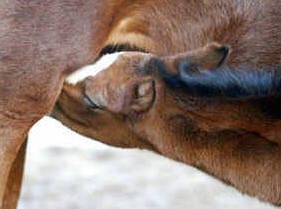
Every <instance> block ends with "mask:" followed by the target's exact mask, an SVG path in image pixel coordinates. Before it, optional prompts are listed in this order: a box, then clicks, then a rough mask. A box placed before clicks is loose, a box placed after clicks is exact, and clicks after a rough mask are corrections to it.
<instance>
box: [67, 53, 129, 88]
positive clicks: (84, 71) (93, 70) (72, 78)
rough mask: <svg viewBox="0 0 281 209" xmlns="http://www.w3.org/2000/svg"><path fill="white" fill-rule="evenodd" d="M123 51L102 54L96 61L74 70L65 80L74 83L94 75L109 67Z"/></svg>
mask: <svg viewBox="0 0 281 209" xmlns="http://www.w3.org/2000/svg"><path fill="white" fill-rule="evenodd" d="M123 53H124V52H116V53H113V54H106V55H104V56H102V57H101V58H100V59H99V60H98V61H97V62H96V63H94V64H92V65H87V66H85V67H82V68H80V69H78V70H76V71H75V72H74V73H72V74H71V75H69V76H68V77H67V78H66V80H65V81H66V82H67V83H69V84H72V85H76V84H77V83H78V82H81V81H83V80H85V78H87V77H89V76H95V75H96V74H98V73H99V72H101V71H103V70H105V69H107V68H108V67H110V66H111V65H112V64H113V63H114V62H115V61H116V60H118V58H119V56H120V55H122V54H123Z"/></svg>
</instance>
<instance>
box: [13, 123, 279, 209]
mask: <svg viewBox="0 0 281 209" xmlns="http://www.w3.org/2000/svg"><path fill="white" fill-rule="evenodd" d="M18 208H19V209H132V208H134V209H274V208H275V209H276V208H277V207H273V206H271V205H269V204H266V203H263V202H260V201H258V200H257V199H255V198H250V197H248V196H246V195H242V194H241V193H239V192H238V191H236V190H235V189H233V188H232V187H229V186H226V185H224V184H223V183H221V182H219V181H217V180H215V179H214V178H212V177H209V176H207V175H205V174H203V173H201V172H200V171H198V170H196V169H194V168H191V167H189V166H186V165H183V164H180V163H176V162H174V161H171V160H169V159H166V158H164V157H161V156H158V155H156V154H153V153H151V152H147V151H141V150H124V149H116V148H112V147H109V146H106V145H103V144H101V143H98V142H95V141H93V140H90V139H87V138H84V137H82V136H80V135H78V134H76V133H74V132H71V131H70V130H68V129H66V128H65V127H63V126H62V125H61V124H60V123H59V122H56V121H55V120H53V119H50V118H47V117H46V118H44V119H43V120H41V121H40V122H39V123H38V124H37V125H36V126H35V127H34V128H33V129H32V130H31V132H30V139H29V145H28V155H27V162H26V170H25V178H24V183H23V191H22V195H21V199H20V203H19V207H18Z"/></svg>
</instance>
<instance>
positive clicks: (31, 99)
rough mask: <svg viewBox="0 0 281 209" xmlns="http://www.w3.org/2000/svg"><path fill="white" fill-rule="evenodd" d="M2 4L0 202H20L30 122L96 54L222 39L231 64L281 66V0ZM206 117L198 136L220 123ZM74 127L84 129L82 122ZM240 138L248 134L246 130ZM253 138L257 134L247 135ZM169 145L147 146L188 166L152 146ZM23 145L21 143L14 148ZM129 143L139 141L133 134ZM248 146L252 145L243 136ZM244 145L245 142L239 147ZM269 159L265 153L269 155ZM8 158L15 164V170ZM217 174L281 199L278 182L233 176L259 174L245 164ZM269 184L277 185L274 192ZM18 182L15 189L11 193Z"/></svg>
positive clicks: (159, 50)
mask: <svg viewBox="0 0 281 209" xmlns="http://www.w3.org/2000/svg"><path fill="white" fill-rule="evenodd" d="M0 4H1V6H0V8H1V9H0V16H1V23H0V24H1V26H0V34H1V35H0V43H1V51H0V54H1V56H0V66H1V70H0V95H1V99H0V101H1V103H0V119H1V127H0V134H1V139H0V147H1V150H0V168H1V169H0V208H1V209H3V208H5V209H6V208H16V202H17V198H18V192H17V191H19V189H15V188H19V185H20V183H19V182H20V180H19V179H20V178H19V175H15V173H18V172H19V170H21V167H22V160H23V157H22V156H24V150H25V149H24V144H23V142H24V141H25V137H26V134H27V132H28V130H29V128H30V127H31V126H32V125H33V124H34V123H35V122H36V121H37V120H38V119H40V118H41V117H42V116H43V115H45V114H48V113H49V112H50V110H51V109H52V107H53V104H54V103H55V100H56V98H57V96H58V95H59V94H60V90H61V88H62V84H63V80H64V78H65V76H66V75H68V74H69V73H70V72H72V71H74V70H76V69H78V68H79V67H81V66H83V65H86V64H89V63H90V62H92V61H93V60H95V59H96V58H98V57H99V56H102V55H103V54H105V53H110V52H115V51H119V50H122V51H132V50H133V51H144V52H150V53H152V54H155V55H157V56H159V55H173V54H176V53H184V52H187V51H191V50H195V49H198V48H200V47H203V46H206V45H207V44H208V43H211V42H218V43H222V44H226V45H228V46H230V47H231V50H232V51H231V54H230V56H229V57H228V60H227V65H228V66H229V67H231V68H236V67H240V66H243V67H245V68H247V69H251V70H253V71H254V70H259V69H267V68H269V69H273V70H278V69H279V68H280V65H281V63H280V54H281V39H280V34H281V26H280V24H279V23H280V21H281V15H280V13H281V10H280V8H281V2H279V1H278V0H268V1H262V0H257V1H250V0H239V1H233V0H232V1H230V0H206V1H195V0H136V1H127V0H119V1H118V0H100V1H98V0H85V1H78V0H72V1H66V0H47V1H44V2H40V3H39V2H38V1H34V0H31V1H27V2H24V1H19V0H11V1H9V2H8V1H5V2H2V3H0ZM148 87H149V88H148V89H151V88H150V86H148ZM203 101H204V100H203ZM78 104H80V103H78ZM190 105H191V106H192V103H190ZM227 105H228V108H230V109H231V107H233V104H227ZM227 105H226V106H227ZM246 106H247V103H246ZM79 107H80V106H79ZM77 108H78V107H77ZM81 108H82V107H81ZM164 108H165V107H163V110H164ZM212 108H213V109H214V110H213V111H214V112H216V111H217V115H219V114H220V112H218V110H217V109H215V107H214V106H212V105H211V106H210V109H212ZM225 108H226V107H225ZM247 109H250V108H247ZM78 110H79V108H78ZM86 110H87V111H91V110H89V109H86ZM84 111H85V110H84ZM91 114H92V113H91ZM206 114H207V113H206ZM253 115H254V113H253ZM211 116H213V115H211ZM76 117H77V118H79V117H82V116H81V115H76ZM102 117H104V116H102ZM105 117H107V116H105ZM257 117H259V115H258V116H257ZM174 119H175V121H173V123H175V124H181V123H182V120H184V123H183V125H184V126H183V127H187V126H186V123H187V122H186V119H183V118H181V117H179V118H177V117H175V118H174ZM202 119H204V117H203V118H202ZM116 121H117V122H119V121H118V120H116ZM218 121H219V120H218ZM222 121H225V120H223V119H222ZM236 121H239V120H236ZM201 122H202V121H201ZM202 124H205V125H202V127H201V126H200V128H202V129H203V131H204V132H203V135H204V134H206V133H205V132H210V131H213V130H216V128H217V126H218V125H217V124H216V126H214V125H213V124H212V123H209V122H208V123H207V122H206V121H204V120H203V122H202ZM218 124H221V127H220V128H221V129H225V128H226V127H228V126H227V123H225V122H224V123H222V122H221V121H219V123H218ZM147 125H149V123H147ZM70 126H71V125H70ZM213 126H214V127H213ZM71 127H72V128H73V129H75V127H73V126H71ZM109 127H110V126H109ZM196 128H198V127H196ZM252 129H254V128H252ZM265 129H266V128H265ZM126 130H127V132H126V133H125V136H127V135H128V133H129V134H130V133H131V132H132V131H131V130H130V129H129V128H128V127H126ZM180 130H181V131H182V132H184V133H185V131H186V130H185V129H184V128H181V129H180ZM78 131H79V132H83V131H81V129H79V130H78ZM251 131H253V132H254V130H251ZM171 133H172V132H171ZM200 133H201V132H200ZM212 133H213V132H212ZM227 133H228V132H227ZM266 133H267V135H268V139H269V140H271V141H273V142H277V144H278V146H279V138H278V136H279V135H278V134H275V136H274V134H272V133H270V132H268V131H267V132H266ZM274 133H275V132H274ZM84 134H86V135H90V133H84ZM239 134H240V133H239ZM194 136H196V134H195V135H194ZM223 136H224V135H223ZM232 136H236V138H237V133H236V132H235V133H232V132H231V133H228V137H230V138H231V137H232ZM93 137H95V136H94V135H93ZM239 137H240V135H239ZM244 137H246V138H247V135H246V136H244ZM249 137H250V138H254V137H253V136H252V135H251V134H250V136H249ZM263 137H266V136H263ZM144 138H145V137H144ZM220 138H223V137H222V136H221V137H216V139H217V140H216V142H217V143H218V144H220V145H221V146H228V145H227V144H224V143H222V142H221V141H220V140H219V139H220ZM98 139H99V140H102V139H100V138H98ZM223 141H224V140H223ZM249 141H251V140H249ZM262 142H263V143H264V141H262ZM144 143H145V144H147V148H151V143H147V142H146V141H145V142H144ZM165 143H166V142H165ZM165 143H161V144H159V145H157V146H156V145H155V144H153V147H155V149H153V150H157V151H158V152H161V153H162V154H164V155H166V156H169V157H172V158H174V159H176V160H181V161H184V162H186V163H189V164H192V163H191V162H189V161H188V156H182V155H178V156H176V157H175V156H174V153H171V152H170V151H169V150H166V151H167V153H166V152H165V150H162V149H160V148H159V147H158V146H160V145H161V146H162V147H165ZM167 143H168V144H169V142H167ZM168 144H167V146H168ZM125 145H126V144H125ZM209 145H210V146H211V144H209ZM239 145H240V144H239ZM21 146H23V148H22V151H21V152H19V153H18V150H19V149H20V147H21ZM126 146H127V145H126ZM132 146H136V144H134V142H133V144H132ZM245 146H246V147H248V146H249V145H248V144H247V143H246V145H245ZM171 147H174V149H175V150H178V152H179V153H181V152H180V150H182V149H185V148H184V147H185V146H183V147H178V146H176V145H173V144H171ZM241 147H242V148H241V149H242V150H243V146H242V145H241ZM151 149H152V148H151ZM274 149H276V148H274ZM219 151H220V150H219V149H218V150H217V152H214V153H213V154H212V155H214V156H220V157H221V158H225V156H224V155H223V154H224V153H221V152H219ZM245 151H248V150H247V149H246V150H245ZM17 153H18V157H17V158H16V156H17ZM22 153H23V154H22ZM261 153H263V152H262V151H261ZM278 153H279V152H278ZM226 154H227V153H226ZM171 155H173V156H171ZM222 156H223V157H222ZM180 157H184V159H186V161H185V160H183V159H181V158H180ZM239 157H241V156H240V155H239V154H238V155H237V158H239ZM272 157H275V155H274V156H272ZM226 159H227V158H226ZM239 159H240V158H239ZM267 159H271V155H268V156H267ZM189 160H192V159H189ZM251 160H252V161H254V160H257V161H258V162H259V163H260V164H261V165H262V164H263V163H264V162H265V161H262V160H261V161H259V160H258V159H256V158H253V159H249V163H245V164H243V165H244V166H251V165H252V164H251V163H250V162H251ZM255 162H256V161H255ZM12 163H13V165H14V166H13V168H12V169H11V167H12ZM270 165H271V166H273V165H272V164H270ZM274 165H275V164H274ZM195 166H197V167H201V168H202V169H203V170H206V171H207V172H210V173H212V171H210V170H209V167H208V166H211V167H212V166H214V164H213V163H209V164H203V163H202V162H201V163H199V165H195ZM252 166H253V165H252ZM234 167H235V166H234ZM277 168H278V167H277ZM243 171H245V173H243ZM278 171H279V170H278ZM213 172H214V171H213ZM219 172H220V173H219V174H217V173H213V175H216V176H217V177H219V178H220V177H221V178H222V179H223V177H224V176H225V175H226V174H225V173H227V175H228V178H226V179H224V180H225V181H226V182H228V183H231V184H234V185H235V186H236V187H238V188H239V189H240V190H242V191H244V192H248V193H249V194H252V195H258V196H259V198H261V199H264V200H268V201H271V202H273V203H275V204H281V202H280V186H279V185H280V182H278V183H276V182H275V181H274V182H273V181H272V182H273V183H274V184H272V185H271V184H270V182H267V183H269V185H267V186H264V188H265V189H264V190H265V191H267V192H268V194H264V193H263V192H264V190H262V192H260V193H255V192H256V189H255V188H252V187H250V188H249V187H247V185H244V184H242V185H243V187H242V186H241V187H239V185H238V184H239V180H241V179H242V176H245V179H243V181H248V180H249V179H248V178H251V179H254V180H256V179H258V178H259V176H253V175H247V174H248V173H247V170H243V169H242V173H240V174H239V175H240V177H239V178H238V180H237V179H235V178H234V177H233V176H232V173H231V172H230V171H229V170H227V169H226V170H223V169H221V170H220V171H219ZM234 173H235V172H234ZM233 175H234V174H233ZM273 175H275V174H273ZM275 178H276V179H277V180H278V179H280V178H279V175H275V177H274V179H275ZM13 179H17V181H13ZM236 182H238V183H236ZM254 183H255V182H253V184H254ZM252 186H253V185H252ZM257 187H258V186H257ZM268 188H272V189H273V190H274V191H275V190H276V194H275V196H274V195H272V193H270V192H272V191H271V190H270V189H268ZM14 190H16V192H11V191H14ZM269 190H270V191H269ZM278 192H279V193H278ZM4 194H5V195H4ZM4 196H5V198H4ZM1 205H2V206H1Z"/></svg>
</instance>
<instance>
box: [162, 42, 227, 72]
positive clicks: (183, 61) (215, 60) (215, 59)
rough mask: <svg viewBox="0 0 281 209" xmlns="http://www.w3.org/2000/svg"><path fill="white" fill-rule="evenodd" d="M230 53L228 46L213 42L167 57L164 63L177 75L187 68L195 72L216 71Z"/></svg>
mask: <svg viewBox="0 0 281 209" xmlns="http://www.w3.org/2000/svg"><path fill="white" fill-rule="evenodd" d="M229 51H230V50H229V47H228V46H226V45H221V44H218V43H215V42H213V43H210V44H208V45H206V46H205V47H202V48H199V49H196V50H193V51H189V52H186V53H182V54H177V55H175V56H172V57H166V58H164V59H163V61H164V63H165V65H166V66H167V67H168V68H169V69H171V70H172V71H174V72H175V73H177V72H179V69H181V70H182V68H183V67H185V68H186V69H185V70H186V71H193V72H196V71H198V70H199V69H204V70H214V69H217V68H219V67H221V66H222V65H223V64H224V63H225V61H226V59H227V57H228V55H229Z"/></svg>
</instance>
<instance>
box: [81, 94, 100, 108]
mask: <svg viewBox="0 0 281 209" xmlns="http://www.w3.org/2000/svg"><path fill="white" fill-rule="evenodd" d="M83 103H84V104H85V105H86V106H87V107H89V108H91V109H98V108H99V106H98V105H97V104H95V103H94V102H93V100H91V98H90V97H89V96H88V95H86V94H85V93H84V94H83Z"/></svg>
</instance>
